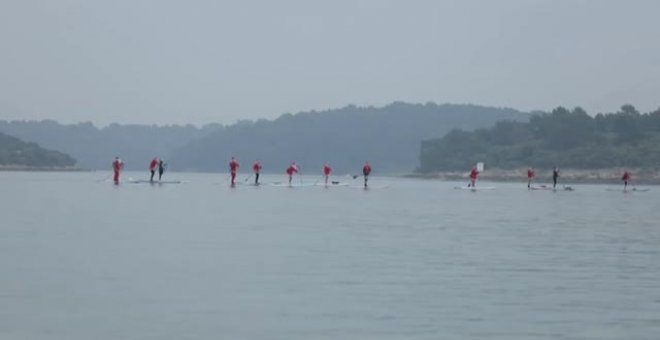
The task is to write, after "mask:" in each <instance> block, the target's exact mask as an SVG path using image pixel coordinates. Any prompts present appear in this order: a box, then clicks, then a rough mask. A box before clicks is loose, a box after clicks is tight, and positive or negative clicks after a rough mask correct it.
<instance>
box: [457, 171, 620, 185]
mask: <svg viewBox="0 0 660 340" xmlns="http://www.w3.org/2000/svg"><path fill="white" fill-rule="evenodd" d="M480 173H481V172H480V171H479V170H478V169H477V167H476V166H474V167H472V170H471V171H470V174H469V177H470V184H468V187H473V188H474V187H475V185H476V183H477V178H478V177H479V174H480ZM559 177H560V176H559V168H558V167H554V168H553V169H552V188H553V189H556V188H557V180H558V179H559ZM535 178H536V172H535V171H534V168H531V167H530V168H528V169H527V188H528V189H533V187H532V181H533V180H534V179H535ZM621 180H622V181H623V190H626V189H628V183H630V181H632V173H631V172H630V171H628V170H624V171H623V175H622V176H621Z"/></svg>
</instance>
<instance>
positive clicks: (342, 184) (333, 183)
mask: <svg viewBox="0 0 660 340" xmlns="http://www.w3.org/2000/svg"><path fill="white" fill-rule="evenodd" d="M314 185H316V186H319V187H345V186H348V183H346V182H337V181H332V182H328V184H325V182H322V183H316V184H314Z"/></svg>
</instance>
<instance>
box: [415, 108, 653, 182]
mask: <svg viewBox="0 0 660 340" xmlns="http://www.w3.org/2000/svg"><path fill="white" fill-rule="evenodd" d="M477 162H484V163H485V164H487V166H488V167H489V168H497V169H518V168H526V167H530V166H531V167H535V168H552V167H554V166H558V167H562V168H573V169H606V168H625V167H630V168H647V169H654V168H657V167H658V166H660V109H658V110H656V111H654V112H650V113H644V114H642V113H640V112H639V111H637V110H636V109H635V107H634V106H632V105H624V106H622V107H621V110H620V111H618V112H615V113H609V114H600V113H599V114H597V115H595V116H590V115H588V114H587V112H585V110H583V109H582V108H580V107H576V108H575V109H573V110H568V109H566V108H563V107H558V108H556V109H554V110H553V111H552V112H551V113H544V114H536V115H533V116H532V117H531V119H530V120H529V122H513V121H500V122H498V123H496V124H495V125H494V126H493V127H491V128H484V129H477V130H475V131H472V132H468V131H463V130H458V129H455V130H452V131H451V132H449V133H448V134H447V135H445V136H444V137H442V138H438V139H429V140H425V141H423V142H422V145H421V153H420V167H419V168H418V172H420V173H432V172H442V171H465V170H466V169H469V168H470V167H471V166H473V165H474V164H475V163H477Z"/></svg>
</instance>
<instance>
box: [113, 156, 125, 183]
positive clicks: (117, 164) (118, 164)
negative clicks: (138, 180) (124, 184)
mask: <svg viewBox="0 0 660 340" xmlns="http://www.w3.org/2000/svg"><path fill="white" fill-rule="evenodd" d="M122 170H124V162H122V160H121V159H119V157H115V160H114V162H112V171H113V172H114V181H115V185H119V175H120V173H121V171H122Z"/></svg>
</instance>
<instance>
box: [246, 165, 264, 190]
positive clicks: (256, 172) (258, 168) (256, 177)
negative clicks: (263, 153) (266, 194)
mask: <svg viewBox="0 0 660 340" xmlns="http://www.w3.org/2000/svg"><path fill="white" fill-rule="evenodd" d="M252 171H254V185H259V174H260V173H261V163H260V162H259V160H257V161H256V162H254V165H252ZM246 181H247V180H246Z"/></svg>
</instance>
